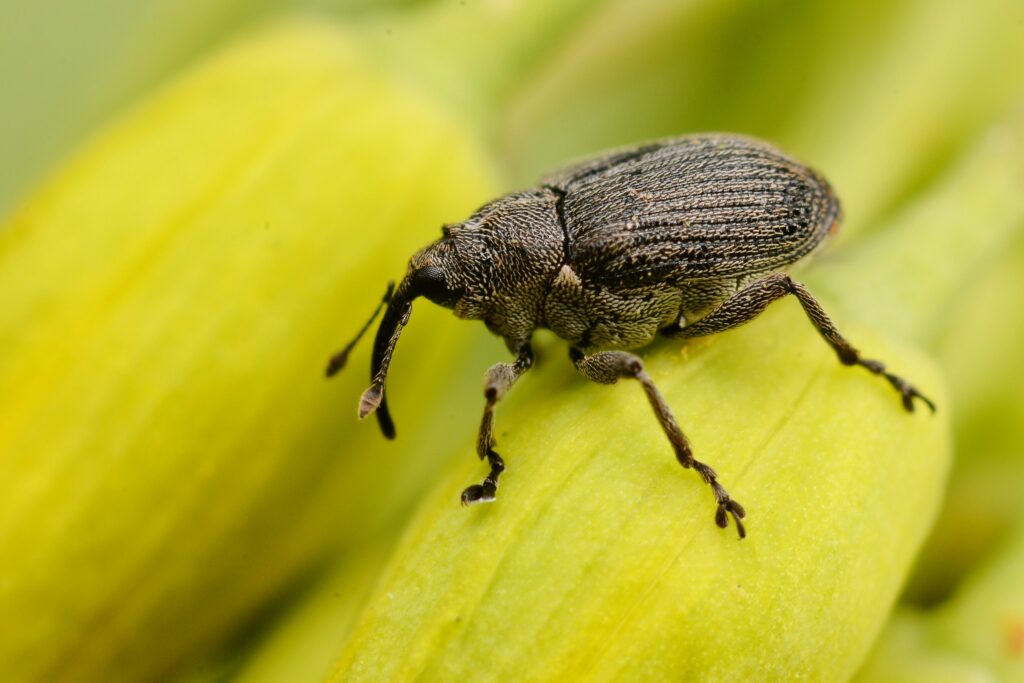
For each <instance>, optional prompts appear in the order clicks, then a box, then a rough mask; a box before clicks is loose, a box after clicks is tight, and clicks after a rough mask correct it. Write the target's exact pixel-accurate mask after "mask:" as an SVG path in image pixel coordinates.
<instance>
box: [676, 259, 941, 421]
mask: <svg viewBox="0 0 1024 683" xmlns="http://www.w3.org/2000/svg"><path fill="white" fill-rule="evenodd" d="M787 294H792V295H793V296H795V297H796V298H797V300H798V301H799V302H800V305H801V306H802V307H803V309H804V312H805V313H806V314H807V317H808V318H809V319H810V321H811V323H812V324H813V325H814V327H815V329H817V330H818V334H820V335H821V336H822V338H823V339H824V340H825V341H826V342H828V344H829V346H831V347H832V349H833V350H834V351H835V352H836V355H837V356H839V361H840V362H841V363H842V364H843V365H859V366H860V367H862V368H865V369H866V370H868V371H869V372H871V373H873V374H876V375H881V376H882V377H884V378H885V379H887V380H888V381H889V384H891V385H892V386H893V388H894V389H896V391H898V392H900V396H901V398H902V401H903V407H904V408H905V409H906V410H907V411H908V412H914V399H915V398H918V399H921V401H923V402H924V404H925V405H927V406H928V407H929V408H930V409H931V411H932V412H933V413H934V412H935V404H934V403H932V401H931V399H929V398H928V397H926V396H925V395H924V394H922V393H921V392H919V391H918V390H917V389H916V388H914V386H913V385H912V384H910V383H909V382H908V381H907V380H905V379H903V378H902V377H899V376H898V375H894V374H892V373H890V372H887V371H886V369H885V364H884V363H882V362H880V361H877V360H870V359H867V358H862V357H861V355H860V352H859V351H857V349H856V348H854V346H853V345H852V344H851V343H850V342H848V341H846V339H845V338H844V337H843V335H842V334H840V332H839V330H838V329H836V326H835V324H834V323H833V322H832V320H831V318H829V317H828V314H827V313H825V309H823V308H822V307H821V304H819V303H818V302H817V300H815V298H814V297H813V296H812V295H811V293H810V292H809V291H807V288H806V287H804V286H803V285H802V284H800V283H799V282H796V281H794V280H793V279H792V278H791V277H789V275H786V274H785V273H776V274H774V275H769V276H768V277H766V278H764V279H763V280H758V281H757V282H755V283H753V284H751V285H749V286H748V287H746V288H744V289H742V290H740V291H739V292H737V293H736V294H734V295H733V296H732V297H730V298H729V299H727V300H726V301H725V302H724V303H723V304H722V305H721V306H719V307H718V308H716V309H715V310H714V311H712V312H711V313H709V314H708V315H707V316H705V317H704V318H701V319H700V320H698V321H696V322H694V323H692V324H690V325H686V326H685V327H670V328H666V329H664V330H662V334H665V335H667V336H670V337H677V338H682V339H689V338H692V337H701V336H704V335H708V334H715V333H717V332H722V331H723V330H727V329H729V328H731V327H736V326H737V325H742V324H743V323H746V322H749V321H750V320H753V319H754V318H755V317H757V316H758V315H759V314H760V313H761V312H762V311H763V310H764V309H765V308H767V306H768V304H770V303H771V302H773V301H776V300H778V299H781V298H782V297H784V296H786V295H787Z"/></svg>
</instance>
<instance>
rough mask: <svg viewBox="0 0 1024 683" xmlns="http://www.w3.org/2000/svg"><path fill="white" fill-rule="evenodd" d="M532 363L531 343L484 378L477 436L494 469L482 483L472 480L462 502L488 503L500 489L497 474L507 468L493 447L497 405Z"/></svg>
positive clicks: (479, 447)
mask: <svg viewBox="0 0 1024 683" xmlns="http://www.w3.org/2000/svg"><path fill="white" fill-rule="evenodd" d="M532 365H533V350H532V349H531V348H530V345H529V344H524V345H523V346H522V347H520V349H519V354H518V356H517V357H516V360H515V362H514V363H496V364H494V365H492V366H491V367H490V369H489V370H488V371H487V375H486V377H485V378H484V398H485V399H486V401H487V403H486V405H485V406H484V417H483V420H481V422H480V433H479V434H478V435H477V440H476V453H477V455H478V456H480V459H481V460H483V459H484V458H487V462H488V464H489V465H490V466H491V471H490V473H489V474H488V475H487V477H486V478H485V479H484V480H483V482H482V483H480V484H473V485H472V486H470V487H469V488H467V489H466V490H465V491H463V492H462V504H463V505H472V504H473V503H489V502H491V501H493V500H494V498H495V496H496V495H497V493H498V477H499V476H500V475H501V473H502V472H504V471H505V461H504V460H502V459H501V456H500V455H498V453H497V452H496V451H495V450H494V405H495V404H496V403H497V402H498V401H500V400H501V399H502V398H503V397H504V396H505V394H507V393H508V390H509V389H511V388H512V385H513V384H515V382H516V380H517V379H519V378H520V377H521V376H522V374H523V373H524V372H526V371H527V370H529V369H530V367H531V366H532Z"/></svg>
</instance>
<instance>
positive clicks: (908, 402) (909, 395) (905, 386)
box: [882, 372, 935, 415]
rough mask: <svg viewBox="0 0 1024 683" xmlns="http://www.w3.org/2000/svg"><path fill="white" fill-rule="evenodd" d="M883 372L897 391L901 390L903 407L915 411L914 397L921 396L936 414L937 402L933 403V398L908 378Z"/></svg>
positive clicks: (909, 411)
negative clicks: (917, 387)
mask: <svg viewBox="0 0 1024 683" xmlns="http://www.w3.org/2000/svg"><path fill="white" fill-rule="evenodd" d="M882 374H883V375H885V378H886V379H887V380H889V384H891V385H892V386H893V387H894V388H895V389H896V391H898V392H900V396H901V397H902V398H903V407H904V409H906V411H907V412H908V413H912V412H914V399H915V398H919V399H921V401H922V402H924V404H925V405H926V406H928V408H929V410H931V411H932V414H933V415H934V414H935V404H934V403H932V400H931V399H930V398H928V397H927V396H925V395H924V394H922V393H921V392H920V391H918V390H917V389H916V388H915V387H914V386H913V385H912V384H910V383H909V382H908V381H907V380H905V379H903V378H902V377H897V376H896V375H893V374H891V373H888V372H885V373H882Z"/></svg>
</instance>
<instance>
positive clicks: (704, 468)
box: [569, 348, 747, 538]
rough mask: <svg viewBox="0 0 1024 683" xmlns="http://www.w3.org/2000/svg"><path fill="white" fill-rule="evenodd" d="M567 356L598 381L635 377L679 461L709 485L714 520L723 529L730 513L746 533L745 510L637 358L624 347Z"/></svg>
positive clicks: (611, 381) (578, 352) (613, 381)
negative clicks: (696, 453) (700, 456)
mask: <svg viewBox="0 0 1024 683" xmlns="http://www.w3.org/2000/svg"><path fill="white" fill-rule="evenodd" d="M569 357H570V358H571V359H572V362H573V364H574V365H575V366H576V369H577V370H579V371H580V373H582V374H583V375H584V376H585V377H587V378H588V379H590V380H592V381H594V382H598V383H599V384H614V383H615V382H617V381H618V380H619V379H635V380H637V381H638V382H640V385H641V386H642V387H643V388H644V393H645V394H647V400H648V401H649V402H650V404H651V408H653V409H654V414H655V416H657V418H658V423H659V424H660V425H661V428H662V430H663V431H664V432H665V436H667V437H668V440H669V442H670V443H671V444H672V448H673V450H675V453H676V459H677V460H678V461H679V464H680V465H682V466H683V467H685V468H691V467H692V468H693V469H695V470H696V471H697V473H698V474H699V475H700V476H701V478H702V479H703V480H704V481H705V482H706V483H707V484H708V485H709V486H711V491H712V492H713V493H714V495H715V502H716V503H717V504H718V507H717V508H716V510H715V523H716V524H717V525H718V526H720V527H722V528H723V529H724V528H725V527H727V526H728V525H729V515H731V516H732V518H733V521H734V522H735V523H736V530H737V531H738V532H739V535H740V538H744V537H746V535H747V532H746V529H744V527H743V522H742V521H740V520H742V519H743V518H744V517H746V516H747V512H746V510H744V509H743V506H742V505H740V504H739V502H737V501H735V500H733V499H732V498H731V497H730V496H729V493H728V492H727V491H726V490H725V488H723V487H722V485H721V484H719V483H718V475H717V474H716V473H715V471H714V470H713V469H711V467H709V466H708V465H705V464H704V463H702V462H700V461H699V460H696V459H695V458H694V457H693V451H692V450H691V449H690V443H689V441H687V439H686V435H685V434H683V430H682V429H680V428H679V423H678V422H676V419H675V417H674V416H673V415H672V411H671V410H670V409H669V407H668V404H667V403H665V399H664V397H663V396H662V395H661V392H660V391H658V388H657V387H656V386H654V382H653V381H652V380H651V378H650V376H649V375H648V374H647V372H646V371H645V370H644V365H643V362H642V361H641V360H640V358H639V357H638V356H635V355H633V354H632V353H627V352H626V351H602V352H600V353H595V354H593V355H590V356H587V355H584V353H583V352H582V351H581V350H580V349H576V348H571V349H569Z"/></svg>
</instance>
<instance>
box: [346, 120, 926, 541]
mask: <svg viewBox="0 0 1024 683" xmlns="http://www.w3.org/2000/svg"><path fill="white" fill-rule="evenodd" d="M839 220H840V209H839V202H838V200H837V198H836V196H835V194H834V193H833V192H832V190H831V188H830V187H829V185H828V183H827V182H826V181H825V180H824V179H823V178H822V177H821V176H819V175H818V174H817V173H815V172H814V171H812V170H810V169H809V168H807V167H806V166H804V165H803V164H801V163H799V162H798V161H795V160H794V159H792V158H790V157H788V156H786V155H785V154H783V153H782V152H780V151H779V150H777V149H775V148H774V147H772V146H771V145H768V144H766V143H764V142H760V141H757V140H752V139H750V138H745V137H740V136H735V135H726V134H713V135H698V136H691V137H682V138H673V139H667V140H662V141H657V142H653V143H650V144H646V145H642V146H638V147H630V148H625V149H620V150H614V151H611V152H608V153H606V154H603V155H599V156H596V157H592V158H590V159H587V160H584V161H582V162H579V163H576V164H574V165H571V166H569V167H567V168H565V169H562V170H561V171H558V172H556V173H554V174H552V175H551V176H549V177H547V178H545V179H543V180H542V181H541V184H540V187H538V188H536V189H532V190H526V191H521V192H514V193H511V194H508V195H505V196H503V197H499V198H498V199H495V200H494V201H492V202H489V203H487V204H485V205H484V206H483V207H481V208H480V209H479V210H478V211H476V212H475V213H474V214H473V215H472V216H470V217H469V218H468V219H467V220H465V221H463V222H462V223H458V224H454V225H448V226H445V227H444V228H442V237H441V239H439V240H437V241H436V242H434V243H433V244H430V245H428V246H427V247H425V248H424V249H422V250H420V251H419V252H418V253H417V254H416V255H414V256H413V257H412V259H411V260H410V261H409V268H408V271H407V273H406V275H405V277H404V278H403V280H402V281H401V283H400V284H399V285H398V288H397V289H395V290H394V292H393V294H392V290H391V289H390V288H389V290H388V294H387V295H385V303H387V311H386V313H385V315H384V318H383V320H382V321H381V324H380V327H379V328H378V330H377V336H376V341H375V344H374V351H373V360H372V364H371V373H370V374H371V378H372V384H371V386H370V388H369V389H367V390H366V392H365V393H364V394H363V397H362V400H361V402H360V408H359V414H360V416H361V417H365V416H366V415H368V414H369V413H370V412H373V411H375V410H376V412H377V418H378V421H379V422H380V425H381V428H382V430H383V432H384V434H385V435H386V436H388V437H393V436H394V425H393V424H392V422H391V418H390V415H389V412H388V409H387V403H386V398H385V394H384V383H385V379H386V376H387V371H388V367H389V364H390V361H391V354H392V352H393V350H394V348H395V345H396V344H397V341H398V337H399V335H400V333H401V330H402V328H403V327H404V325H405V324H406V322H407V321H408V319H409V315H410V313H411V310H412V301H413V300H414V299H415V298H417V297H420V296H423V297H426V298H428V299H430V300H431V301H433V302H434V303H437V304H440V305H442V306H446V307H448V308H451V309H453V310H454V312H455V314H456V315H457V316H459V317H461V318H470V319H479V320H483V321H484V322H485V323H486V325H487V327H488V329H490V330H491V331H492V332H494V333H495V334H498V335H500V336H501V337H503V338H504V340H505V343H506V345H507V346H508V348H509V350H510V351H512V353H514V354H515V355H516V359H515V362H513V363H498V364H496V365H494V366H492V367H491V368H490V370H489V371H488V372H487V375H486V377H485V382H484V396H485V399H486V405H485V408H484V417H483V420H482V422H481V425H480V432H479V436H478V439H477V454H478V455H479V456H480V457H481V458H486V459H487V460H488V462H489V464H490V466H491V471H490V474H488V476H487V478H486V479H484V481H483V483H481V484H477V485H474V486H470V487H469V488H467V489H466V490H465V491H464V492H463V494H462V502H463V503H464V504H469V503H477V502H484V501H491V500H494V497H495V494H496V491H497V486H498V477H499V475H500V474H501V473H502V472H503V471H504V469H505V464H504V461H503V460H502V459H501V457H500V456H499V455H498V454H497V453H496V452H495V451H494V448H493V445H494V436H493V417H494V406H495V404H496V403H497V402H498V401H499V400H500V399H501V398H502V397H503V396H504V395H505V394H506V393H507V392H508V390H509V389H510V388H511V387H512V385H513V384H514V383H515V382H516V380H517V379H518V378H519V377H520V376H521V375H522V374H523V373H524V372H526V370H528V369H529V368H530V367H531V366H532V364H533V352H532V350H531V347H530V338H531V336H532V335H533V332H534V330H536V329H538V328H548V329H550V330H552V331H554V332H555V334H557V335H558V336H559V337H561V338H563V339H565V340H567V341H568V342H569V344H570V354H569V355H570V358H571V359H572V362H573V363H574V365H575V366H576V368H577V369H578V370H579V371H580V372H581V373H582V374H583V375H584V376H586V377H587V378H589V379H591V380H593V381H595V382H599V383H606V384H608V383H613V382H616V381H617V380H619V379H623V378H625V379H634V380H637V381H638V382H639V383H640V384H641V386H642V387H643V389H644V392H645V393H646V395H647V398H648V400H649V402H650V404H651V407H652V408H653V410H654V412H655V415H656V417H657V418H658V421H659V423H660V425H661V427H662V429H663V430H664V432H665V434H666V436H667V437H668V439H669V442H670V443H671V445H672V447H673V449H674V451H675V454H676V458H677V459H678V461H679V463H680V464H681V465H682V466H683V467H686V468H693V469H695V470H696V471H697V472H698V473H699V474H700V476H701V478H702V479H703V480H704V481H705V482H706V483H707V484H708V485H709V486H710V487H711V489H712V492H713V493H714V496H715V500H716V503H717V509H716V512H715V521H716V523H717V524H718V525H719V526H723V527H724V526H726V524H727V522H728V515H731V516H732V518H733V520H734V521H735V523H736V526H737V529H738V530H739V533H740V536H741V537H742V536H743V535H744V533H745V531H744V527H743V524H742V523H741V521H740V520H741V519H742V518H743V517H744V516H745V511H744V509H743V506H742V505H740V504H739V503H738V502H736V501H735V500H733V499H732V498H730V496H729V494H728V493H727V492H726V490H725V489H724V488H723V487H722V486H721V484H719V482H718V479H717V474H716V473H715V471H714V470H713V469H712V468H711V467H709V466H708V465H706V464H704V463H702V462H700V461H699V460H696V459H695V458H694V457H693V453H692V451H691V448H690V445H689V442H688V440H687V439H686V437H685V436H684V434H683V432H682V430H681V429H680V427H679V425H678V424H677V423H676V421H675V418H674V417H673V415H672V412H671V410H670V409H669V407H668V405H667V403H666V402H665V400H664V398H663V397H662V396H661V394H660V392H659V391H658V390H657V388H656V387H655V385H654V382H653V381H652V380H651V378H650V377H649V376H648V375H647V373H646V372H645V370H644V367H643V363H642V361H641V360H640V358H639V357H637V356H635V355H633V354H632V353H628V352H627V351H624V350H623V349H630V348H635V347H639V346H643V345H645V344H647V343H648V342H650V341H651V340H652V339H653V338H654V337H655V335H657V334H658V333H659V332H661V333H662V334H664V335H666V336H670V337H677V338H682V339H688V338H692V337H699V336H704V335H709V334H715V333H717V332H721V331H723V330H726V329H729V328H730V327H735V326H736V325H741V324H743V323H746V322H748V321H750V320H752V319H753V318H754V317H756V316H757V315H758V314H760V313H761V311H763V310H764V309H765V307H766V306H767V305H768V304H770V303H771V302H772V301H775V300H778V299H780V298H782V297H784V296H788V295H792V296H794V297H795V298H796V299H797V300H798V301H799V302H800V305H801V306H802V307H803V309H804V311H805V312H806V313H807V316H808V318H809V320H810V321H811V323H812V324H813V325H814V327H815V328H816V329H817V330H818V333H819V334H820V335H821V336H822V338H823V339H824V340H825V341H826V342H827V343H828V344H829V345H830V346H831V347H832V349H833V350H834V351H835V353H836V355H837V356H838V358H839V360H840V362H842V363H843V364H844V365H855V366H860V367H863V368H865V369H867V370H868V371H870V372H871V373H873V374H875V375H879V376H882V377H884V378H885V379H886V380H887V381H888V382H889V383H890V384H891V385H892V386H893V387H894V388H895V389H896V390H897V391H899V392H900V394H901V396H902V400H903V405H904V407H905V408H906V409H907V410H908V411H912V410H913V409H914V399H919V400H922V401H923V402H924V403H926V404H927V405H928V406H929V407H930V408H932V410H934V405H933V404H932V403H931V401H929V400H928V399H927V398H925V397H924V396H922V395H921V394H920V393H919V392H918V391H917V390H916V389H915V388H914V387H913V386H911V385H910V384H909V383H908V382H907V381H906V380H904V379H903V378H901V377H899V376H897V375H894V374H892V373H890V372H888V371H887V370H886V368H885V365H884V364H883V363H881V362H879V361H876V360H870V359H865V358H862V357H861V355H860V352H859V351H857V349H856V348H854V347H853V345H851V344H850V343H849V342H848V341H847V340H846V339H845V338H844V337H843V336H842V335H841V334H840V333H839V330H838V329H836V327H835V325H834V324H833V323H832V321H831V320H830V318H829V317H828V315H827V314H826V313H825V311H824V310H823V309H822V307H821V305H820V304H818V302H817V301H816V300H815V299H814V297H813V296H811V294H810V292H808V291H807V289H806V288H805V287H804V286H803V285H801V284H799V283H797V282H795V281H794V280H792V279H791V278H790V277H789V276H788V275H787V274H786V273H785V272H784V271H785V270H786V269H787V268H788V267H789V266H792V265H793V264H794V263H796V262H797V261H799V260H801V259H803V258H804V257H806V256H807V255H809V254H810V253H811V252H812V251H814V250H815V249H816V248H817V247H819V246H820V245H821V243H822V241H823V240H824V239H825V237H826V236H827V235H828V234H829V233H831V232H833V231H834V230H835V229H836V228H837V226H838V224H839ZM378 310H380V309H378ZM375 315H376V314H375ZM372 320H373V318H371V322H372ZM368 325H369V323H367V326H368ZM363 329H364V331H365V329H366V328H365V327H364V328H363ZM360 334H362V333H360ZM356 339H357V340H358V336H357V337H356ZM354 343H355V340H354V341H353V342H352V344H354ZM352 344H349V346H347V347H346V348H345V349H344V350H343V351H342V352H340V353H339V354H336V355H335V356H334V357H333V358H332V360H331V363H330V364H329V366H328V374H333V373H334V372H336V371H337V370H338V369H340V367H341V366H342V365H343V364H344V362H345V357H346V356H347V354H348V351H349V349H350V348H351V347H352Z"/></svg>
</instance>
